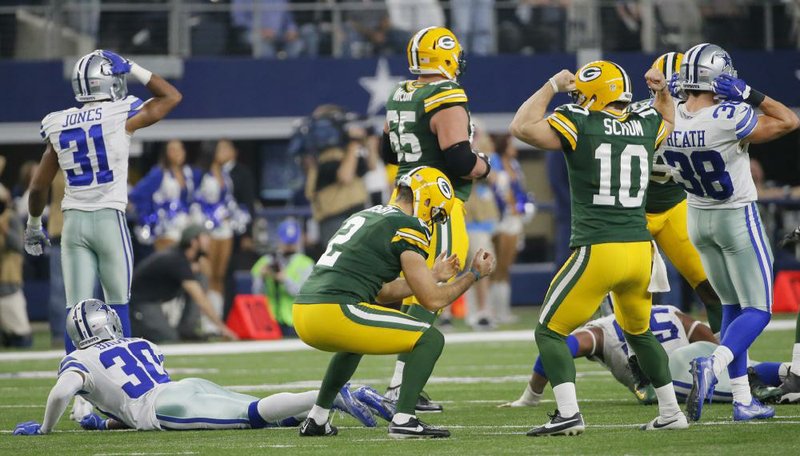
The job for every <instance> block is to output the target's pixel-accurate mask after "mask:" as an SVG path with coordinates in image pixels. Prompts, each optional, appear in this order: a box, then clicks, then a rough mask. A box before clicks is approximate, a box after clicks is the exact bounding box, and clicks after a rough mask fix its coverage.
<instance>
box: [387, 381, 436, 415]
mask: <svg viewBox="0 0 800 456" xmlns="http://www.w3.org/2000/svg"><path fill="white" fill-rule="evenodd" d="M384 396H385V397H386V398H387V399H389V400H391V401H394V402H397V400H398V399H400V386H394V387H389V388H386V394H384ZM414 409H415V411H416V412H417V413H441V412H442V411H443V410H444V407H442V404H437V403H436V402H431V397H430V396H428V393H426V392H425V391H422V392H420V393H419V397H418V398H417V404H416V405H415V406H414Z"/></svg>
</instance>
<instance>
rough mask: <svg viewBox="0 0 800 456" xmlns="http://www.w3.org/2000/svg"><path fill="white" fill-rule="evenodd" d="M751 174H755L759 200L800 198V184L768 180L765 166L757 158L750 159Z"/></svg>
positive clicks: (754, 178)
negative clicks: (794, 184)
mask: <svg viewBox="0 0 800 456" xmlns="http://www.w3.org/2000/svg"><path fill="white" fill-rule="evenodd" d="M750 174H752V175H753V182H755V184H756V192H758V199H759V200H771V199H793V200H797V199H800V186H791V185H777V184H776V183H775V182H773V181H769V180H766V178H765V177H764V168H763V167H762V166H761V162H759V161H758V160H756V159H755V158H751V159H750Z"/></svg>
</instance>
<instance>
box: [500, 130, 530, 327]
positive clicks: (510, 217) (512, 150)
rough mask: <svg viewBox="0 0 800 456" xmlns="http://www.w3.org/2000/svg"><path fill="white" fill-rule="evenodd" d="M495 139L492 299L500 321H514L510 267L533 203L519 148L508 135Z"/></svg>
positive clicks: (528, 219) (521, 240) (515, 255)
mask: <svg viewBox="0 0 800 456" xmlns="http://www.w3.org/2000/svg"><path fill="white" fill-rule="evenodd" d="M494 143H495V150H496V151H497V153H496V154H495V155H493V156H492V158H493V162H492V172H495V173H496V175H495V180H494V190H495V199H496V200H497V207H498V208H499V209H500V214H501V217H500V223H499V224H498V225H497V232H496V235H495V239H494V241H495V250H496V252H497V267H496V268H495V270H494V273H493V274H492V276H491V280H492V288H491V294H492V299H491V302H492V304H494V306H495V312H494V314H495V317H496V318H497V321H498V322H499V323H513V322H514V321H516V317H515V316H514V314H512V313H511V276H510V274H509V270H510V268H511V265H512V264H514V260H515V259H516V257H517V252H518V251H519V250H520V249H519V247H520V244H521V243H522V242H523V239H524V238H523V237H522V234H523V231H524V226H525V224H526V223H527V222H529V221H530V220H531V218H533V215H534V211H535V207H534V205H533V198H532V195H531V194H529V193H528V192H527V191H526V190H525V175H524V174H523V173H522V166H521V165H520V164H519V161H518V160H517V155H518V151H517V148H516V146H515V145H514V143H513V142H512V141H511V136H510V135H503V136H496V137H495V138H494Z"/></svg>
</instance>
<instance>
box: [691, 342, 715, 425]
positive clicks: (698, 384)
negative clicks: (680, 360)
mask: <svg viewBox="0 0 800 456" xmlns="http://www.w3.org/2000/svg"><path fill="white" fill-rule="evenodd" d="M690 366H691V367H690V369H689V372H690V373H691V374H692V389H691V390H690V391H689V395H688V396H687V397H686V413H687V414H688V415H689V419H690V420H692V421H698V420H700V416H701V415H702V414H703V405H704V404H705V402H706V400H708V402H711V397H712V396H713V395H714V385H716V384H717V376H716V375H714V357H713V356H709V357H708V358H702V357H701V358H695V359H693V360H692V362H691V363H690Z"/></svg>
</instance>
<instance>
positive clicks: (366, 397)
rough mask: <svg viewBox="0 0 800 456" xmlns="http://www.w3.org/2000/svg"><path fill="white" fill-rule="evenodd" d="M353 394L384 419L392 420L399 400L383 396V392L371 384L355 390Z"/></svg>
mask: <svg viewBox="0 0 800 456" xmlns="http://www.w3.org/2000/svg"><path fill="white" fill-rule="evenodd" d="M353 396H354V397H355V398H356V399H358V400H359V401H361V402H362V403H363V404H364V405H366V406H367V407H369V408H370V409H372V411H373V412H375V413H377V414H378V416H380V417H381V418H383V419H384V420H386V421H392V417H393V416H394V414H395V411H396V410H397V402H395V401H393V400H391V399H389V398H387V397H384V396H381V393H379V392H377V391H375V389H374V388H371V387H369V386H362V387H361V388H358V389H357V390H355V391H353Z"/></svg>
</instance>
